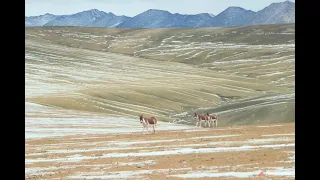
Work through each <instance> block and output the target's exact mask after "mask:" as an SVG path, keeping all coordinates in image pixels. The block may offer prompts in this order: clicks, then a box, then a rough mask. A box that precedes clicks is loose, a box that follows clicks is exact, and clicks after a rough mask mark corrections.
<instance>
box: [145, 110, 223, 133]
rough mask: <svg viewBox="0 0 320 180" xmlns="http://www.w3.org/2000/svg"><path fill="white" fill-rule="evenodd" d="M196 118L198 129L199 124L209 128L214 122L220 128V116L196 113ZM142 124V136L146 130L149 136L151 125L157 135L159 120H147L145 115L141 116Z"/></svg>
mask: <svg viewBox="0 0 320 180" xmlns="http://www.w3.org/2000/svg"><path fill="white" fill-rule="evenodd" d="M194 118H195V119H196V120H197V123H196V127H198V124H199V127H201V124H202V122H204V123H205V125H207V126H209V127H210V126H211V124H212V122H213V123H214V124H215V127H217V126H218V116H217V115H215V114H213V115H210V114H209V113H207V114H205V115H200V114H197V113H194ZM140 123H142V126H143V131H142V134H144V131H145V129H146V130H147V133H148V134H149V130H148V127H149V125H152V127H153V133H156V130H155V127H156V125H157V119H156V118H155V117H153V116H152V117H149V118H146V117H143V115H140Z"/></svg>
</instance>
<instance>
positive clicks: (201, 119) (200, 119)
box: [194, 113, 209, 127]
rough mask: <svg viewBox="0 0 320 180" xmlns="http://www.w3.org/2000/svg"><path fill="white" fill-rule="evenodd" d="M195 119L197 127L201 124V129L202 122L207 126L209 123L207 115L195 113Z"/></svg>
mask: <svg viewBox="0 0 320 180" xmlns="http://www.w3.org/2000/svg"><path fill="white" fill-rule="evenodd" d="M194 118H195V119H196V120H197V124H196V127H197V126H198V124H199V127H201V124H202V122H204V123H205V125H206V124H207V123H208V120H209V117H208V116H207V115H200V114H197V113H194Z"/></svg>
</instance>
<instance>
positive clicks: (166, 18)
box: [25, 1, 295, 28]
mask: <svg viewBox="0 0 320 180" xmlns="http://www.w3.org/2000/svg"><path fill="white" fill-rule="evenodd" d="M285 23H295V3H294V2H291V1H284V2H279V3H272V4H270V5H269V6H267V7H265V8H263V9H262V10H260V11H257V12H254V11H251V10H246V9H244V8H241V7H234V6H231V7H228V8H227V9H225V10H224V11H222V12H221V13H220V14H218V15H216V16H215V15H213V14H210V13H201V14H195V15H186V14H179V13H174V14H172V13H170V12H168V11H164V10H158V9H149V10H147V11H145V12H142V13H140V14H138V15H136V16H134V17H128V16H117V15H115V14H113V13H111V12H109V13H106V12H103V11H100V10H97V9H91V10H88V11H83V12H79V13H76V14H71V15H53V14H49V13H47V14H44V15H40V16H29V17H25V26H26V27H30V26H79V27H105V28H200V27H226V26H249V25H262V24H285Z"/></svg>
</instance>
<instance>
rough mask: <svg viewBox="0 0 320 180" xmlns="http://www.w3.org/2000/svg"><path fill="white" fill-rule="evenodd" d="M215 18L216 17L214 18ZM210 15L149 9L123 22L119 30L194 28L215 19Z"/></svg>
mask: <svg viewBox="0 0 320 180" xmlns="http://www.w3.org/2000/svg"><path fill="white" fill-rule="evenodd" d="M213 17H214V16H213ZM213 17H212V15H210V14H208V13H202V14H196V15H182V14H178V13H175V14H172V13H170V12H168V11H163V10H157V9H149V10H147V11H145V12H143V13H141V14H138V15H137V16H134V17H133V18H131V19H129V20H127V21H125V22H123V23H122V24H120V25H119V26H118V27H119V28H178V27H179V28H187V27H189V28H193V27H199V25H200V24H202V23H204V22H206V21H209V20H210V19H212V18H213Z"/></svg>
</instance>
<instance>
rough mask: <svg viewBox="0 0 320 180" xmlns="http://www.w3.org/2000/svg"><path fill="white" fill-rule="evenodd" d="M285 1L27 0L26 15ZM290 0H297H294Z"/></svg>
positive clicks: (213, 8) (209, 8)
mask: <svg viewBox="0 0 320 180" xmlns="http://www.w3.org/2000/svg"><path fill="white" fill-rule="evenodd" d="M283 1H285V0H25V2H26V16H37V15H41V14H45V13H51V14H56V15H62V14H73V13H77V12H81V11H85V10H89V9H98V10H101V11H105V12H112V13H114V14H116V15H126V16H130V17H133V16H135V15H137V14H139V13H142V12H144V11H146V10H148V9H161V10H167V11H169V12H171V13H180V14H197V13H212V14H214V15H217V14H219V13H220V12H221V11H223V10H225V9H226V8H227V7H229V6H240V7H242V8H245V9H248V10H252V11H258V10H261V9H263V8H264V7H266V6H268V5H270V4H271V3H273V2H283ZM290 1H292V2H295V0H290Z"/></svg>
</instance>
